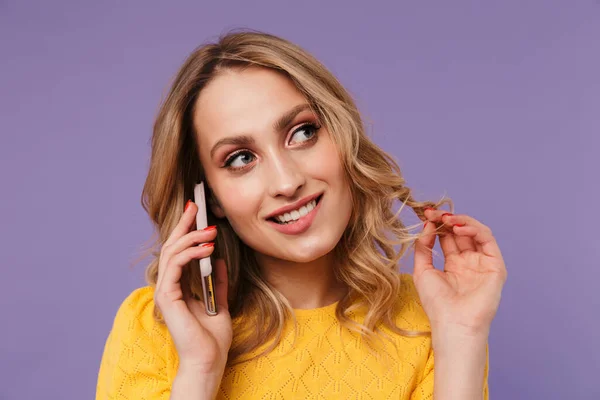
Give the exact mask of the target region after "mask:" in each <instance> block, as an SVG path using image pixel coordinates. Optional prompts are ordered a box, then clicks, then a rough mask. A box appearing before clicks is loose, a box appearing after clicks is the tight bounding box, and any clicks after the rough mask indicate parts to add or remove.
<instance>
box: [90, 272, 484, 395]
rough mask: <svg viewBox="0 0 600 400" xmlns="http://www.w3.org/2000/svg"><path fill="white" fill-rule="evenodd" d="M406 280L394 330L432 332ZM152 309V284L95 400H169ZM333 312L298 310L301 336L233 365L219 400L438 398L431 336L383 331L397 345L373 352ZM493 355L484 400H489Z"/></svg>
mask: <svg viewBox="0 0 600 400" xmlns="http://www.w3.org/2000/svg"><path fill="white" fill-rule="evenodd" d="M401 281H402V289H401V293H400V297H399V299H398V301H400V304H401V309H400V312H399V313H398V315H397V318H396V325H397V326H398V327H400V328H402V329H405V330H417V331H430V329H431V328H430V325H429V320H428V318H427V316H426V314H425V312H424V311H423V308H422V306H421V303H420V301H419V297H418V294H417V291H416V289H415V286H414V283H413V280H412V276H411V275H410V274H401ZM153 306H154V289H153V288H152V287H151V286H146V287H143V288H139V289H136V290H134V291H133V292H132V293H131V294H130V295H129V296H128V297H127V298H126V299H125V300H124V301H123V303H122V304H121V306H120V307H119V309H118V311H117V314H116V317H115V319H114V323H113V327H112V329H111V331H110V334H109V336H108V338H107V340H106V344H105V347H104V353H103V356H102V361H101V364H100V371H99V374H98V382H97V387H96V400H107V399H148V400H150V399H152V400H158V399H160V400H168V399H169V396H170V393H171V386H172V384H173V380H174V378H175V375H176V374H177V368H178V357H177V352H176V349H175V346H174V344H173V341H172V339H171V336H170V334H169V331H168V329H167V327H166V326H165V325H164V324H161V323H157V322H156V321H155V320H154V319H153V316H152V310H153ZM335 307H336V303H334V304H331V305H329V306H326V307H323V308H318V309H313V310H295V314H296V319H297V322H298V324H297V330H296V331H294V327H293V325H292V324H288V326H286V329H285V331H284V336H283V340H282V341H281V343H280V344H279V345H278V346H277V347H276V348H275V349H274V350H273V351H272V352H270V353H268V354H266V355H264V356H261V357H259V358H256V359H254V360H251V361H247V362H244V363H242V364H238V365H234V366H232V367H228V368H227V369H226V370H225V372H224V375H223V379H222V381H221V386H220V388H219V392H218V395H217V398H218V399H263V400H275V399H356V400H359V399H361V400H362V399H373V400H378V399H402V400H425V399H433V374H434V368H433V367H434V355H433V351H432V348H431V338H430V337H405V336H401V335H398V334H396V333H393V332H391V331H389V330H387V329H384V332H385V333H386V334H388V335H389V337H390V338H391V341H388V340H387V339H384V340H383V341H381V342H378V344H377V343H376V345H375V346H376V347H375V348H373V347H369V346H367V344H366V343H365V340H364V339H363V338H361V337H360V335H358V334H356V333H353V332H351V331H350V330H348V329H346V328H344V327H341V325H340V324H339V323H338V321H337V318H336V317H335ZM364 315H365V313H364V311H363V312H361V311H356V312H352V313H351V314H350V317H351V318H352V319H354V320H356V321H362V320H363V318H364ZM294 332H296V334H295V333H294ZM234 341H235V338H234ZM259 350H260V349H259ZM487 355H488V360H487V362H486V366H485V374H484V389H483V397H484V400H488V398H489V390H488V371H489V353H488V354H487Z"/></svg>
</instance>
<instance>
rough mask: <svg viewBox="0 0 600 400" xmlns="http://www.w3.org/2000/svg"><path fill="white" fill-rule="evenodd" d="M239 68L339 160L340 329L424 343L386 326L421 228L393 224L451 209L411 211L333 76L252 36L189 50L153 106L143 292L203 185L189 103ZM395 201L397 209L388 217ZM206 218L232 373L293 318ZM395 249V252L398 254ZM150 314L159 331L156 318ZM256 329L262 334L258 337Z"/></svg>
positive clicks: (423, 204)
mask: <svg viewBox="0 0 600 400" xmlns="http://www.w3.org/2000/svg"><path fill="white" fill-rule="evenodd" d="M247 67H262V68H268V69H271V70H273V71H276V72H278V73H281V74H284V75H285V76H286V77H288V78H289V79H290V80H291V81H292V82H293V83H294V85H295V86H296V88H297V89H298V90H299V91H300V92H301V93H302V94H303V95H304V96H305V98H306V99H307V101H308V103H309V104H310V106H311V108H312V110H313V112H314V113H315V114H316V115H317V116H318V119H319V121H320V124H323V126H325V127H326V128H327V129H328V131H329V132H330V135H331V137H332V140H333V141H334V142H335V143H336V145H337V148H338V150H339V154H340V158H341V162H342V164H343V166H344V169H345V171H346V174H347V178H348V182H349V184H350V185H351V193H352V201H353V208H352V214H351V217H350V221H349V224H348V226H347V228H346V230H345V232H344V233H343V235H342V238H341V240H340V241H339V243H338V244H337V246H336V247H335V249H334V250H333V251H334V252H335V256H336V257H337V258H336V260H339V263H337V264H338V265H339V266H340V267H336V270H335V275H336V277H337V278H338V279H339V280H340V281H341V282H343V283H344V284H345V285H346V286H347V287H348V292H347V295H346V296H345V297H344V298H342V299H341V300H340V301H339V303H338V305H337V308H336V316H337V318H338V319H339V321H340V323H341V325H342V326H344V327H347V328H348V329H351V330H352V331H355V332H358V333H359V334H361V335H364V336H365V337H367V338H371V339H372V338H373V337H375V336H377V333H378V332H382V331H381V329H380V326H381V325H383V326H385V327H387V328H389V329H390V330H391V331H393V332H396V333H398V334H401V335H405V336H422V335H429V334H430V332H414V331H406V330H403V329H400V328H399V327H397V326H396V324H395V322H394V321H395V318H394V317H395V315H396V314H397V312H398V311H399V310H398V301H397V299H398V297H399V291H400V285H401V283H400V282H401V281H400V275H399V271H398V263H399V260H400V258H401V257H402V256H403V255H404V253H405V252H406V251H407V249H408V248H409V247H412V246H414V245H415V240H416V239H417V238H418V236H419V233H417V234H412V233H410V230H411V229H412V228H416V227H419V226H421V224H417V225H414V226H412V227H406V226H405V225H404V224H403V223H402V222H401V220H400V218H399V217H398V214H399V213H400V212H401V211H402V209H403V208H404V207H405V206H406V205H408V206H409V207H410V208H412V210H413V211H414V212H415V213H416V214H417V216H418V217H419V218H420V219H421V220H424V219H425V217H424V215H423V212H424V209H425V208H427V207H432V208H439V207H440V206H441V205H442V204H449V206H450V212H452V211H453V208H454V207H453V204H452V201H451V200H450V199H448V198H445V199H444V198H442V200H440V201H439V202H437V203H435V202H430V201H416V200H415V199H414V198H413V197H412V196H411V190H410V189H409V188H408V187H407V186H406V185H405V180H404V179H403V177H402V173H401V172H400V168H399V166H398V165H397V163H396V162H395V161H394V160H393V158H392V157H391V156H390V155H388V154H387V153H386V152H385V151H383V150H382V149H381V148H379V147H378V146H377V145H376V144H374V143H373V142H372V141H371V139H370V138H369V137H368V136H367V135H366V134H365V128H364V126H363V121H362V119H361V115H360V113H359V111H358V109H357V107H356V105H355V103H354V101H353V99H352V98H351V96H350V94H349V93H348V92H347V91H346V90H345V89H344V87H343V86H342V85H341V84H340V82H339V81H338V80H337V79H336V78H335V77H334V76H333V74H332V73H331V72H329V71H328V70H327V69H326V68H325V67H324V66H323V65H322V64H321V63H320V62H319V61H318V60H316V59H315V58H314V57H313V56H312V55H310V54H309V53H308V52H306V51H305V50H303V49H302V48H300V47H299V46H297V45H295V44H293V43H291V42H289V41H287V40H285V39H283V38H281V37H277V36H274V35H272V34H268V33H265V32H260V31H256V30H248V29H245V30H242V31H230V32H228V33H226V34H222V35H221V36H219V38H218V40H217V41H216V43H208V44H204V45H202V46H200V47H198V48H197V49H195V50H194V51H193V52H192V53H191V54H190V55H189V57H188V58H187V59H186V60H185V62H184V63H183V65H182V66H181V68H180V70H179V71H178V73H177V75H176V77H175V79H174V82H173V83H172V85H171V88H170V90H169V92H168V94H167V96H166V98H165V99H164V101H163V102H162V105H161V107H160V110H159V112H158V115H157V118H156V121H155V123H154V129H153V135H152V141H151V145H152V153H151V159H150V166H149V171H148V176H147V179H146V182H145V184H144V188H143V192H142V206H143V207H144V209H145V210H146V212H147V213H148V215H149V216H150V218H151V219H152V221H153V223H154V224H155V226H156V232H155V234H156V233H157V234H158V237H156V238H155V240H154V242H153V243H152V244H151V245H150V247H149V253H151V254H152V257H153V258H152V261H151V262H150V264H149V265H148V267H147V269H146V280H147V282H148V283H149V284H150V285H152V286H155V285H156V281H157V276H158V263H159V255H160V249H161V246H162V244H163V243H164V242H165V241H166V240H167V238H168V237H169V235H170V234H171V231H172V230H173V229H174V227H175V225H176V224H177V223H178V221H179V220H180V218H181V215H182V213H183V206H184V204H185V202H186V201H187V200H188V199H190V198H192V196H193V188H194V185H195V183H196V182H199V181H200V180H203V171H202V166H201V164H200V161H199V158H198V154H197V142H196V136H195V132H194V127H193V124H192V115H193V111H194V107H195V104H196V99H197V98H198V95H199V93H200V92H201V91H202V89H203V88H204V87H205V86H206V85H207V84H208V83H209V82H211V81H212V80H213V79H215V77H217V76H219V74H220V73H221V72H222V71H224V70H227V69H244V68H247ZM207 197H208V201H209V202H216V201H218V199H216V198H215V197H214V195H213V194H212V192H211V190H210V187H208V188H207ZM396 201H400V202H401V203H402V205H401V207H400V208H399V209H398V211H397V212H396V213H394V212H393V210H392V206H393V205H394V203H395V202H396ZM207 212H208V221H209V224H211V225H217V232H218V234H217V238H216V240H215V250H214V253H213V256H212V257H213V258H223V259H224V260H225V262H226V264H227V268H228V276H229V291H228V293H229V305H230V313H231V317H232V319H233V320H234V322H235V321H237V322H238V323H234V325H233V326H234V338H235V339H234V342H233V344H232V347H231V349H230V352H229V358H228V363H229V364H230V365H231V364H233V363H235V362H238V361H239V360H240V359H241V358H242V356H244V355H248V354H249V353H251V352H253V351H254V350H257V349H258V348H259V347H261V345H263V344H265V343H266V342H267V341H269V340H272V342H271V344H270V346H268V347H266V348H265V349H264V351H262V352H261V353H260V354H264V353H266V352H269V351H270V350H272V349H273V348H274V347H275V346H276V345H277V344H278V343H279V342H280V340H281V338H282V333H283V329H284V325H285V323H286V321H288V318H290V317H291V318H292V319H293V311H292V309H291V307H290V304H289V303H288V302H287V301H286V299H285V298H284V297H283V296H282V295H281V294H280V293H279V292H277V290H276V289H274V288H273V287H272V286H271V285H270V284H269V283H268V282H267V281H265V280H264V279H263V277H262V276H261V273H260V268H259V265H258V263H257V261H256V259H255V257H254V251H253V250H252V249H251V248H249V247H248V246H247V245H246V244H245V243H243V242H242V241H241V240H240V239H239V237H238V236H237V235H236V233H235V232H234V231H233V229H232V227H231V226H230V224H229V222H228V221H227V219H226V218H223V219H218V218H216V217H215V216H214V215H213V214H212V212H211V210H210V209H208V210H207ZM394 246H400V248H399V250H396V249H395V247H394ZM197 266H198V260H194V261H192V262H191V263H190V265H188V266H187V268H184V275H183V277H182V279H181V284H182V287H183V290H184V292H186V293H189V294H191V295H193V296H197V297H200V296H201V293H202V288H201V283H200V276H199V269H198V267H197ZM359 307H366V310H367V312H366V316H365V319H364V321H363V322H362V323H359V322H356V321H354V320H352V319H351V318H350V317H349V315H348V314H349V313H350V312H351V311H352V310H355V309H357V308H359ZM154 313H155V317H156V319H157V320H158V321H162V317H161V315H160V312H159V311H158V310H157V309H156V308H155V310H154ZM294 322H295V319H294ZM256 326H260V327H264V329H262V330H257V329H256ZM255 357H256V356H255ZM252 358H254V357H252Z"/></svg>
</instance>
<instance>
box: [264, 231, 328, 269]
mask: <svg viewBox="0 0 600 400" xmlns="http://www.w3.org/2000/svg"><path fill="white" fill-rule="evenodd" d="M338 241H339V239H337V240H335V238H324V237H312V238H307V239H306V240H301V241H299V242H301V243H296V244H288V245H287V246H289V247H288V248H285V247H280V248H279V249H278V250H279V251H278V252H276V253H275V254H270V256H271V257H274V258H278V259H281V260H286V261H290V262H297V263H308V262H311V261H315V260H317V259H319V258H321V257H324V256H326V255H327V254H329V253H330V252H331V251H332V250H333V249H334V248H335V246H336V245H337V243H338ZM282 250H283V251H282Z"/></svg>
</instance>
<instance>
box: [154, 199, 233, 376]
mask: <svg viewBox="0 0 600 400" xmlns="http://www.w3.org/2000/svg"><path fill="white" fill-rule="evenodd" d="M197 211H198V206H197V205H196V204H195V203H193V202H189V203H188V206H187V209H186V210H185V211H184V213H183V215H182V217H181V219H180V220H179V223H178V224H177V226H175V229H173V231H172V232H171V235H170V236H169V238H168V239H167V241H166V242H165V243H164V244H163V246H162V249H161V252H160V259H159V264H158V281H157V283H156V289H155V292H154V302H155V304H156V305H157V306H158V308H159V310H160V312H161V314H162V315H163V318H164V320H165V323H166V325H167V328H168V329H169V332H170V334H171V337H172V338H173V342H174V344H175V347H176V349H177V354H178V356H179V369H180V370H182V369H184V370H188V371H189V370H193V371H195V372H196V373H198V374H204V375H207V376H214V377H220V376H222V374H223V371H224V369H225V364H226V362H227V354H228V352H229V348H230V346H231V340H232V327H231V317H230V315H229V308H228V305H227V269H226V266H225V262H224V261H223V260H216V262H214V263H213V268H214V269H215V275H216V276H215V281H216V282H215V295H216V300H217V307H218V308H217V310H218V314H217V315H215V316H209V315H207V314H206V311H205V308H204V304H203V302H201V301H199V300H196V299H194V298H193V297H191V296H188V295H186V294H184V290H183V289H182V287H181V284H180V279H181V275H182V269H183V268H184V267H185V266H186V265H187V264H188V263H189V262H190V261H191V260H193V259H201V258H205V257H208V256H210V254H211V253H212V252H213V245H212V244H213V243H212V242H211V241H212V240H214V239H215V238H216V236H217V230H216V228H214V227H213V228H212V229H208V230H194V231H192V232H190V228H191V227H193V225H194V221H195V219H196V212H197ZM199 243H202V244H204V245H200V246H197V245H198V244H199ZM185 293H187V291H186V292H185ZM219 380H220V378H219Z"/></svg>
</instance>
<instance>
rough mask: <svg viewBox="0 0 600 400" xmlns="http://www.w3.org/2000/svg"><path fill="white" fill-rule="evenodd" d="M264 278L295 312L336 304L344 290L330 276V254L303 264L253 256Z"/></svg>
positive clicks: (259, 255)
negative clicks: (296, 310)
mask: <svg viewBox="0 0 600 400" xmlns="http://www.w3.org/2000/svg"><path fill="white" fill-rule="evenodd" d="M256 256H257V257H256V258H257V261H258V263H259V265H260V266H261V270H262V274H263V276H264V278H265V279H266V280H267V282H269V284H270V285H271V286H273V287H274V288H275V289H277V290H278V291H279V292H280V293H281V294H282V295H283V296H284V297H285V298H286V299H287V300H288V301H289V302H290V304H291V306H292V308H295V309H313V308H320V307H325V306H328V305H330V304H332V303H335V302H336V301H339V300H340V299H341V298H342V297H343V296H344V294H345V293H346V287H345V285H344V284H343V283H342V282H339V281H338V280H337V279H336V278H335V276H334V273H333V269H334V265H335V264H334V261H335V260H334V257H333V252H330V253H329V254H327V255H325V256H323V257H321V258H319V259H316V260H314V261H310V262H307V263H298V262H292V261H286V260H280V259H274V258H271V257H268V256H265V255H261V254H257V255H256Z"/></svg>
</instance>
